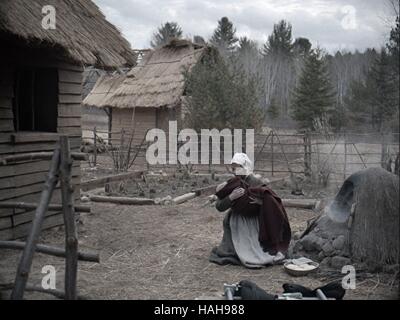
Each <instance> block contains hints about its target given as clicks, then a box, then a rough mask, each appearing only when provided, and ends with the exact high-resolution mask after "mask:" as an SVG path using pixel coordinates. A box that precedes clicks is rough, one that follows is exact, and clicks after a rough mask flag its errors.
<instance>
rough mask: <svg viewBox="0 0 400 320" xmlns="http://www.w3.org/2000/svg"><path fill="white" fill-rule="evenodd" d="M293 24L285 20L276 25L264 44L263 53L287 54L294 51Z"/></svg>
mask: <svg viewBox="0 0 400 320" xmlns="http://www.w3.org/2000/svg"><path fill="white" fill-rule="evenodd" d="M292 41H293V39H292V25H291V24H290V23H288V22H286V21H285V20H281V21H279V22H278V23H277V24H275V25H274V30H273V31H272V34H271V35H270V36H269V37H268V41H267V42H266V43H265V44H264V47H263V50H262V54H263V55H264V56H268V55H269V56H271V55H272V56H282V55H283V56H287V57H290V56H291V55H292V53H293V43H292Z"/></svg>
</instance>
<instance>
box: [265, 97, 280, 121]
mask: <svg viewBox="0 0 400 320" xmlns="http://www.w3.org/2000/svg"><path fill="white" fill-rule="evenodd" d="M279 112H280V108H279V106H278V104H277V103H276V101H275V99H272V100H271V103H270V105H269V106H268V109H267V114H268V116H269V118H270V119H271V120H275V119H277V118H278V117H279Z"/></svg>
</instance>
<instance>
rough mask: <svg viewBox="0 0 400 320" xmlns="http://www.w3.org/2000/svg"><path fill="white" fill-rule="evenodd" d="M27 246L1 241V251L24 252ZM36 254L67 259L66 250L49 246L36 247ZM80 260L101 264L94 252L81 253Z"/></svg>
mask: <svg viewBox="0 0 400 320" xmlns="http://www.w3.org/2000/svg"><path fill="white" fill-rule="evenodd" d="M25 246H26V243H25V242H21V241H0V248H1V249H10V250H24V248H25ZM36 252H38V253H43V254H48V255H50V256H54V257H59V258H65V256H66V253H65V250H64V249H61V248H56V247H51V246H47V245H42V244H38V245H37V246H36ZM78 260H80V261H86V262H97V263H99V262H100V256H99V254H98V253H92V252H79V253H78Z"/></svg>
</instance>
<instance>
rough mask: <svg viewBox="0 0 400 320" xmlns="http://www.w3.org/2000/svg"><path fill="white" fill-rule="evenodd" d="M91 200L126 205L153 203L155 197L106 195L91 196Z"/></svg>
mask: <svg viewBox="0 0 400 320" xmlns="http://www.w3.org/2000/svg"><path fill="white" fill-rule="evenodd" d="M90 201H93V202H108V203H116V204H125V205H153V204H155V202H154V200H153V199H148V198H128V197H105V196H91V197H90Z"/></svg>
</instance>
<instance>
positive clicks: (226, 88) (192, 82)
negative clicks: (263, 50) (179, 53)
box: [184, 49, 264, 130]
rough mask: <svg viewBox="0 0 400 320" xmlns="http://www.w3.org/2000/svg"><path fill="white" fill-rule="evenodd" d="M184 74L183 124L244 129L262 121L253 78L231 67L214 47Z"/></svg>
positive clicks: (255, 82) (238, 68) (202, 127)
mask: <svg viewBox="0 0 400 320" xmlns="http://www.w3.org/2000/svg"><path fill="white" fill-rule="evenodd" d="M184 78H185V84H186V86H185V87H186V96H187V105H186V109H187V113H186V115H185V125H186V126H187V127H189V128H193V129H195V130H200V129H213V128H216V129H219V130H221V129H225V128H230V129H233V128H235V129H248V128H258V127H259V126H260V125H261V124H262V122H263V120H264V119H263V113H262V110H261V107H260V104H259V98H258V97H259V92H258V90H259V85H258V82H257V79H256V78H251V77H248V76H247V75H246V74H245V73H244V72H243V70H241V68H240V67H239V66H235V70H231V68H230V67H229V66H228V64H227V62H226V60H225V59H222V58H221V56H220V55H219V54H218V52H217V50H215V49H210V52H209V54H207V55H205V56H204V58H203V59H202V61H201V63H198V64H196V65H195V66H194V67H193V68H192V69H191V70H190V72H188V71H186V72H185V73H184Z"/></svg>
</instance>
